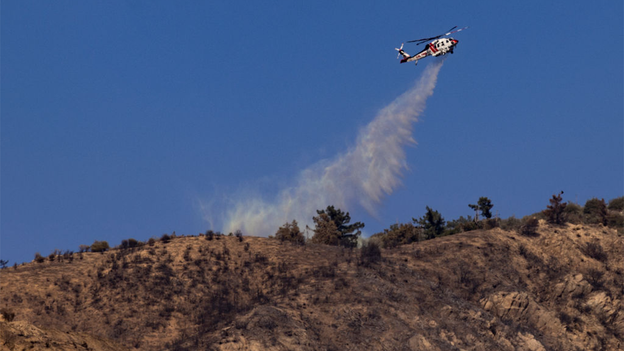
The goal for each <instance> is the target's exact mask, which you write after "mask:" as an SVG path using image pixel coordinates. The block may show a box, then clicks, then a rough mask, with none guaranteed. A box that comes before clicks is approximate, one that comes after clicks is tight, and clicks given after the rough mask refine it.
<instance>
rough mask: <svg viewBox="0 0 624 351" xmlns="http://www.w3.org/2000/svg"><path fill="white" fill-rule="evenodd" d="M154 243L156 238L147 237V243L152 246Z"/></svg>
mask: <svg viewBox="0 0 624 351" xmlns="http://www.w3.org/2000/svg"><path fill="white" fill-rule="evenodd" d="M154 244H156V239H154V238H149V240H147V245H149V246H154Z"/></svg>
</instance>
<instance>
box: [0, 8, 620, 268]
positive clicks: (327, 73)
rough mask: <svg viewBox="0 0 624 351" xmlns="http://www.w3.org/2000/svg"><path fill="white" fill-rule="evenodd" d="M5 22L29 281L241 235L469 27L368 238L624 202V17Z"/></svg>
mask: <svg viewBox="0 0 624 351" xmlns="http://www.w3.org/2000/svg"><path fill="white" fill-rule="evenodd" d="M0 11H1V12H0V13H1V21H0V22H1V38H0V39H1V40H0V42H1V52H0V54H1V61H0V64H1V66H0V69H1V82H0V83H1V91H0V92H1V101H0V102H1V106H0V108H1V110H0V112H1V121H0V122H1V124H0V131H1V144H0V145H1V178H0V185H1V188H0V191H1V192H0V196H1V199H0V200H1V203H0V206H1V207H0V208H1V217H0V221H1V222H0V231H1V232H0V256H1V257H2V258H3V259H8V260H10V264H12V263H13V262H22V261H30V260H31V259H32V258H33V255H34V253H35V252H37V251H39V252H41V253H42V254H44V255H46V254H48V253H50V251H52V250H53V249H55V248H58V249H62V250H64V249H72V250H76V249H77V248H78V245H80V244H91V243H92V242H93V241H94V240H107V241H108V242H109V243H110V244H111V245H117V244H119V242H120V241H121V240H122V239H126V238H130V237H133V238H136V239H139V240H146V239H147V238H149V237H152V236H160V235H162V234H163V233H171V232H172V231H176V233H178V234H197V233H198V232H203V231H205V230H206V229H209V224H208V223H207V222H206V219H205V217H206V216H212V217H213V220H215V222H214V223H213V225H214V226H215V228H214V229H216V230H220V229H221V225H222V223H219V220H218V218H219V216H220V215H221V214H222V213H223V212H226V211H227V210H228V206H230V205H231V203H230V202H228V201H226V200H224V199H229V198H231V197H233V196H234V194H237V195H236V196H239V197H240V196H243V197H244V194H246V193H247V192H248V191H249V193H252V192H254V193H256V194H261V196H264V197H268V198H270V197H271V196H273V194H276V193H277V192H279V191H280V190H281V189H282V188H283V187H285V186H287V185H288V184H291V183H292V182H293V179H296V178H297V176H298V174H299V172H300V171H301V170H302V169H306V168H307V167H309V166H310V165H312V164H315V163H317V162H319V161H321V160H324V159H331V158H332V157H334V156H335V155H336V154H338V153H340V152H344V151H345V150H347V149H348V148H349V147H350V146H352V145H353V144H354V143H355V140H356V138H357V135H358V132H359V130H361V129H362V128H364V127H365V126H366V125H367V124H368V123H369V122H370V121H371V120H372V119H373V118H375V116H376V114H377V112H378V111H379V110H380V109H382V108H384V107H385V106H386V105H388V104H389V103H391V102H392V101H393V100H394V99H395V98H397V97H398V96H400V95H401V94H402V93H404V92H405V91H406V90H408V89H409V88H410V87H412V86H413V85H414V83H415V81H416V80H417V79H418V78H419V77H420V75H421V73H422V72H423V71H424V70H425V67H426V65H427V64H428V63H430V62H432V61H428V60H432V59H430V58H429V59H426V60H423V61H421V63H419V65H418V66H416V67H415V66H414V65H413V64H402V65H400V64H399V62H398V60H396V51H394V48H395V47H397V46H398V45H400V44H401V42H404V41H407V40H412V39H418V38H421V37H428V36H433V35H436V34H440V33H443V32H444V31H445V30H447V29H448V28H450V27H452V26H455V25H458V26H470V28H469V29H468V30H466V31H464V32H461V33H458V34H456V35H455V36H454V37H455V38H456V39H458V40H459V45H458V47H457V49H456V50H455V54H454V55H451V56H450V57H449V58H448V59H447V60H446V61H445V62H444V66H443V67H442V68H441V70H440V73H439V76H438V82H437V86H436V88H435V92H434V94H433V96H432V97H431V98H430V99H429V100H428V102H427V108H426V110H425V112H424V114H423V115H422V116H421V118H420V121H419V122H418V123H416V125H415V127H414V134H413V135H414V138H415V139H416V141H417V143H418V144H417V145H416V146H410V147H407V148H406V149H405V152H406V163H407V165H408V166H409V169H410V170H409V171H407V172H404V177H403V179H402V185H401V186H400V187H399V188H398V189H396V190H395V191H394V192H393V193H392V194H390V195H389V196H386V197H385V198H384V199H383V201H382V202H381V203H380V204H379V205H378V206H377V211H378V215H377V218H374V217H371V216H370V215H369V214H368V213H367V212H366V211H365V210H364V209H363V208H362V207H360V206H358V205H357V204H354V205H353V207H352V208H346V209H345V210H348V211H349V212H351V215H352V218H353V219H354V220H358V221H363V222H365V223H366V228H365V229H366V233H367V235H370V234H373V233H375V232H378V231H381V230H382V229H383V228H387V227H388V226H389V225H390V224H392V223H395V222H397V221H398V222H407V221H410V220H411V218H412V217H420V216H422V215H423V214H424V212H425V206H430V207H432V208H434V209H436V210H438V211H440V212H441V213H442V215H443V216H444V217H445V218H446V219H453V218H457V217H459V216H460V215H464V216H465V215H469V214H472V211H471V210H470V209H469V208H468V206H467V204H469V203H474V202H475V201H476V200H477V199H478V198H479V197H480V196H488V197H489V198H490V199H492V201H493V203H494V208H493V211H495V212H498V213H499V215H500V216H501V217H504V218H505V217H508V216H510V215H516V216H517V217H521V216H524V215H527V214H530V213H533V212H536V211H538V210H541V209H543V208H545V206H546V204H547V203H548V198H549V197H550V196H551V195H552V194H554V193H556V192H559V191H560V190H564V191H565V194H564V199H565V200H567V201H578V202H579V203H581V204H584V202H585V201H586V200H587V199H589V198H592V197H598V198H605V199H606V200H609V199H612V198H614V197H618V196H622V195H623V192H624V184H623V183H624V180H623V177H624V110H623V108H624V102H623V96H624V87H623V85H624V83H623V80H624V78H623V77H624V73H623V66H624V65H623V62H624V55H623V51H624V42H623V40H624V39H623V37H624V35H623V34H624V30H623V23H624V20H623V13H624V11H623V4H622V2H621V1H599V2H593V3H590V2H587V1H571V2H570V1H566V2H543V1H523V2H500V1H480V2H477V3H470V2H466V1H444V2H435V1H429V2H422V1H413V0H410V1H393V2H390V3H388V2H381V1H380V2H363V1H321V2H319V1H307V2H293V1H269V2H261V3H251V4H250V2H236V1H229V2H216V1H211V2H206V1H184V2H178V1H152V2H133V1H125V2H122V1H115V2H101V1H98V2H96V1H3V2H2V5H1V9H0ZM412 45H413V44H412ZM418 48H419V47H418ZM405 49H406V50H407V51H408V52H410V53H415V52H416V51H417V47H415V46H409V44H408V45H406V47H405ZM241 194H243V195H241ZM206 203H208V204H210V211H212V212H211V213H209V214H207V213H206V210H205V209H202V208H201V206H200V204H206ZM328 205H329V204H328ZM313 215H314V213H310V217H312V216H313ZM275 229H276V230H277V228H275ZM269 234H272V233H269Z"/></svg>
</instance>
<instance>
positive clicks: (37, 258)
mask: <svg viewBox="0 0 624 351" xmlns="http://www.w3.org/2000/svg"><path fill="white" fill-rule="evenodd" d="M35 262H37V263H43V262H45V257H43V256H41V254H40V253H38V252H37V253H35Z"/></svg>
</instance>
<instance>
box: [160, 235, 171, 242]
mask: <svg viewBox="0 0 624 351" xmlns="http://www.w3.org/2000/svg"><path fill="white" fill-rule="evenodd" d="M160 241H162V243H163V244H166V243H168V242H169V241H171V237H170V236H169V234H163V235H162V236H161V237H160Z"/></svg>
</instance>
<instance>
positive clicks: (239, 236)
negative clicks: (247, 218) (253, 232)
mask: <svg viewBox="0 0 624 351" xmlns="http://www.w3.org/2000/svg"><path fill="white" fill-rule="evenodd" d="M234 236H236V238H237V239H238V242H241V243H242V242H243V232H242V231H241V230H240V229H237V230H236V231H235V232H234Z"/></svg>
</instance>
